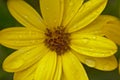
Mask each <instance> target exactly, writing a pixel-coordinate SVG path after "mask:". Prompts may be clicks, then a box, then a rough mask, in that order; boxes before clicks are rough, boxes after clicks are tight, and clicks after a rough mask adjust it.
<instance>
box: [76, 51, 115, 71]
mask: <svg viewBox="0 0 120 80" xmlns="http://www.w3.org/2000/svg"><path fill="white" fill-rule="evenodd" d="M74 53H75V55H76V56H77V57H78V59H79V60H80V61H81V62H82V63H84V64H86V65H88V66H89V67H92V68H96V69H99V70H103V71H111V70H114V69H115V68H117V60H116V58H115V56H110V57H105V58H98V57H89V56H84V55H81V54H79V53H76V52H74Z"/></svg>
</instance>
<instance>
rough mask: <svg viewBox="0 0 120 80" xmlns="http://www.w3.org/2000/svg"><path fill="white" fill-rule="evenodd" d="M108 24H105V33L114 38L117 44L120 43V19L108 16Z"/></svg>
mask: <svg viewBox="0 0 120 80" xmlns="http://www.w3.org/2000/svg"><path fill="white" fill-rule="evenodd" d="M106 19H107V21H106V24H105V25H104V26H103V31H102V32H103V34H104V35H105V36H106V37H107V38H109V39H111V40H113V41H114V42H115V43H116V44H118V45H120V20H119V19H118V18H116V17H113V16H107V17H106ZM119 73H120V60H119Z"/></svg>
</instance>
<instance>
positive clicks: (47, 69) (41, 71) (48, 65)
mask: <svg viewBox="0 0 120 80" xmlns="http://www.w3.org/2000/svg"><path fill="white" fill-rule="evenodd" d="M56 61H57V54H56V53H55V52H51V51H49V52H48V54H47V55H46V56H45V57H43V58H42V60H41V61H40V62H39V64H38V68H37V70H36V72H35V80H53V77H54V73H55V68H56Z"/></svg>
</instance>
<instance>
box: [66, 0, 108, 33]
mask: <svg viewBox="0 0 120 80" xmlns="http://www.w3.org/2000/svg"><path fill="white" fill-rule="evenodd" d="M106 3H107V0H89V1H87V2H85V3H84V4H83V5H82V7H81V8H80V10H79V11H78V12H77V14H76V15H75V16H74V18H73V19H72V21H71V22H70V24H68V26H67V29H68V32H74V31H77V30H80V29H81V28H83V27H85V26H87V25H88V24H89V23H91V22H92V21H93V20H95V19H96V18H97V17H98V16H99V15H100V13H101V12H102V11H103V9H104V8H105V5H106Z"/></svg>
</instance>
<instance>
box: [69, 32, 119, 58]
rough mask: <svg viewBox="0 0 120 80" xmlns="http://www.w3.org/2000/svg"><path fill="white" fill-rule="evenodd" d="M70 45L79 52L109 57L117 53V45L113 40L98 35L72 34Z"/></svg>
mask: <svg viewBox="0 0 120 80" xmlns="http://www.w3.org/2000/svg"><path fill="white" fill-rule="evenodd" d="M71 39H72V40H71V45H70V47H71V48H72V49H73V50H75V51H76V52H78V53H79V54H83V55H87V56H92V57H107V56H111V55H113V54H115V52H116V51H117V46H116V45H115V43H113V42H112V41H111V40H109V39H107V38H104V37H101V36H96V35H80V34H73V35H71Z"/></svg>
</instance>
